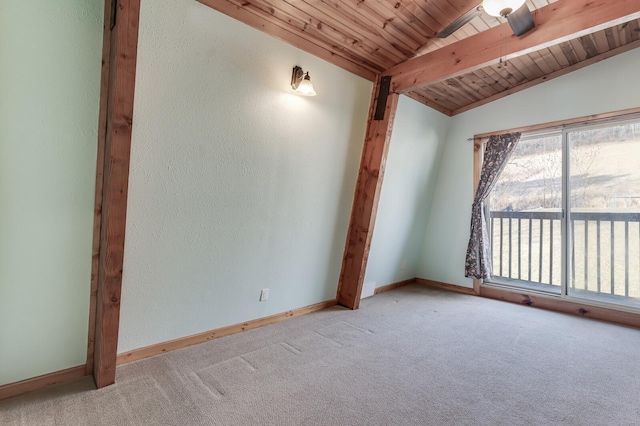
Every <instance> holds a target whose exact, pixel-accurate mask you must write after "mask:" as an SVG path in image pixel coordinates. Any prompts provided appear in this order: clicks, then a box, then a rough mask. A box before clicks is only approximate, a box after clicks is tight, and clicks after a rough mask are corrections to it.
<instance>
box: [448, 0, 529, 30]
mask: <svg viewBox="0 0 640 426" xmlns="http://www.w3.org/2000/svg"><path fill="white" fill-rule="evenodd" d="M525 2H526V0H482V3H481V4H479V5H478V6H476V7H474V8H473V9H471V10H470V11H468V12H467V13H465V14H463V15H462V16H460V17H459V18H458V19H456V20H455V21H453V22H452V23H450V24H449V25H447V26H446V27H445V28H444V29H443V30H442V31H440V32H439V33H438V34H436V37H438V38H446V37H449V36H450V35H451V34H453V33H455V32H456V31H458V30H459V29H460V28H462V27H463V26H464V25H466V24H468V23H469V21H471V20H472V19H473V18H475V17H476V16H478V15H481V14H482V13H483V12H486V13H487V14H489V15H491V16H495V17H503V18H506V19H507V21H508V22H509V25H510V26H511V29H512V30H513V33H514V34H515V35H516V36H518V37H519V36H521V35H523V34H525V33H527V32H529V31H531V30H532V29H533V28H534V27H535V26H536V24H535V22H534V21H533V15H532V14H531V11H530V10H529V7H528V6H527V5H526V4H525Z"/></svg>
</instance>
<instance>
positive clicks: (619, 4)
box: [198, 0, 640, 115]
mask: <svg viewBox="0 0 640 426" xmlns="http://www.w3.org/2000/svg"><path fill="white" fill-rule="evenodd" d="M198 1H200V2H201V3H203V4H206V5H208V6H210V7H212V8H214V9H216V10H219V11H221V12H223V13H225V14H227V15H229V16H231V17H233V18H236V19H238V20H240V21H242V22H244V23H246V24H248V25H251V26H253V27H255V28H258V29H260V30H262V31H264V32H266V33H268V34H270V35H272V36H275V37H277V38H279V39H281V40H283V41H286V42H288V43H290V44H292V45H294V46H296V47H299V48H301V49H303V50H305V51H307V52H309V53H312V54H314V55H316V56H318V57H321V58H323V59H326V60H327V61H329V62H332V63H334V64H336V65H338V66H340V67H342V68H344V69H346V70H348V71H351V72H353V73H355V74H358V75H360V76H362V77H364V78H367V79H370V80H374V79H375V78H377V76H378V75H388V76H390V77H392V79H393V78H396V79H397V78H400V79H401V80H402V79H403V80H402V81H401V82H399V83H397V84H395V85H394V84H392V90H395V91H398V92H401V93H404V94H406V95H407V96H410V97H412V98H413V99H416V100H418V101H420V102H422V103H424V104H425V105H428V106H430V107H432V108H434V109H437V110H439V111H441V112H443V113H445V114H447V115H455V114H458V113H461V112H464V111H467V110H469V109H471V108H474V107H477V106H480V105H483V104H486V103H487V102H491V101H493V100H495V99H498V98H500V97H503V96H506V95H508V94H511V93H514V92H517V91H519V90H523V89H525V88H528V87H531V86H533V85H535V84H539V83H542V82H544V81H548V80H550V79H552V78H554V77H558V76H560V75H563V74H566V73H568V72H571V71H574V70H576V69H579V68H582V67H584V66H587V65H590V64H592V63H595V62H598V61H600V60H603V59H606V58H609V57H611V56H614V55H617V54H620V53H622V52H625V51H628V50H630V49H634V48H637V47H639V46H640V0H616V1H611V0H528V1H527V6H528V7H529V9H530V10H531V11H533V15H534V20H535V22H536V28H535V29H534V30H532V31H531V32H529V33H527V34H525V35H523V36H521V37H516V36H515V35H513V33H512V32H511V29H510V27H509V25H508V24H506V23H505V22H506V20H504V19H502V18H493V17H491V16H489V15H488V14H486V13H482V14H480V15H479V16H476V17H475V18H474V19H473V20H471V21H470V22H469V23H468V24H466V25H465V26H463V27H462V28H461V29H460V30H458V31H456V32H455V33H453V34H452V35H451V36H449V37H447V38H445V39H440V38H437V37H436V34H437V33H438V32H440V31H441V30H442V29H443V28H445V27H446V26H447V25H449V24H450V23H451V22H453V21H454V20H455V19H456V18H458V17H459V16H460V15H462V14H463V13H465V12H467V11H469V10H471V9H473V8H475V7H477V6H478V4H479V3H480V0H198ZM447 57H449V59H451V60H453V61H454V62H451V63H450V65H449V66H448V67H447V62H446V59H447ZM467 57H469V58H471V57H474V58H473V59H472V60H471V59H470V60H469V61H468V62H469V63H468V64H465V62H467V61H466V58H467ZM418 58H419V59H418ZM460 64H461V65H460ZM438 67H439V68H443V67H444V68H448V69H444V70H442V69H441V70H439V71H437V72H434V73H431V72H427V71H424V70H428V69H429V68H438ZM409 76H411V77H409ZM409 78H411V80H409Z"/></svg>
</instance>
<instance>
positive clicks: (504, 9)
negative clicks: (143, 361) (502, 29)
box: [482, 0, 526, 18]
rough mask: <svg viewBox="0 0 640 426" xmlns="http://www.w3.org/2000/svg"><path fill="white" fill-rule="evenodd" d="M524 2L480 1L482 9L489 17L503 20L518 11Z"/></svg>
mask: <svg viewBox="0 0 640 426" xmlns="http://www.w3.org/2000/svg"><path fill="white" fill-rule="evenodd" d="M525 1H526V0H482V7H483V8H484V10H485V12H487V13H488V14H489V15H491V16H495V17H500V16H502V17H503V18H504V17H506V16H507V15H509V14H510V13H512V12H515V11H516V10H518V9H520V8H521V7H522V5H523V4H524V3H525Z"/></svg>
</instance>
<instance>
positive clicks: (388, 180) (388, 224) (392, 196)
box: [364, 96, 451, 287]
mask: <svg viewBox="0 0 640 426" xmlns="http://www.w3.org/2000/svg"><path fill="white" fill-rule="evenodd" d="M450 121H451V118H449V117H447V116H446V115H444V114H441V113H439V112H438V111H436V110H433V109H431V108H429V107H427V106H424V105H423V104H421V103H418V102H416V101H414V100H413V99H410V98H407V97H406V96H401V97H400V103H399V105H398V112H397V114H396V119H395V123H394V125H393V134H392V136H391V142H390V146H389V154H388V157H387V165H386V169H385V175H384V181H383V184H382V192H381V193H380V205H379V206H378V215H377V217H376V226H375V231H374V233H373V240H372V242H371V251H370V253H369V260H368V263H367V272H366V274H365V280H364V282H365V283H367V284H368V283H371V282H375V283H376V286H377V287H380V286H383V285H385V284H390V283H394V282H398V281H401V280H405V279H409V278H414V277H415V276H416V272H417V268H418V263H419V260H420V252H421V249H422V242H423V240H424V233H425V229H426V226H427V220H426V218H427V215H428V212H429V207H430V203H431V197H432V195H433V189H434V186H435V180H436V174H437V160H438V158H439V155H440V151H441V148H442V144H443V143H444V140H445V138H446V134H447V131H448V129H449V123H450ZM403 263H404V268H403ZM367 287H368V286H367Z"/></svg>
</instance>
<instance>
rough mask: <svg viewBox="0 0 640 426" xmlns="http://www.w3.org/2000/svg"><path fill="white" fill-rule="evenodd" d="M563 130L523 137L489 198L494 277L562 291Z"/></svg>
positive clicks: (554, 291)
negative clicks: (561, 132) (561, 131)
mask: <svg viewBox="0 0 640 426" xmlns="http://www.w3.org/2000/svg"><path fill="white" fill-rule="evenodd" d="M562 186H563V185H562V134H560V133H555V134H547V135H545V136H539V137H523V138H522V139H521V140H520V142H519V143H518V146H517V147H516V150H515V151H514V153H513V155H512V156H511V158H510V159H509V163H508V164H507V165H506V167H505V169H504V171H503V172H502V174H501V175H500V178H499V180H498V182H497V183H496V185H495V187H494V188H493V190H492V191H491V196H490V199H489V202H488V203H486V207H487V211H486V214H485V217H486V218H487V220H488V221H489V227H490V230H491V231H490V232H491V245H492V255H493V276H492V279H491V281H493V282H497V283H502V284H509V285H513V286H517V287H524V288H528V289H535V290H541V291H545V292H552V293H560V291H561V283H562V271H563V268H562Z"/></svg>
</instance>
